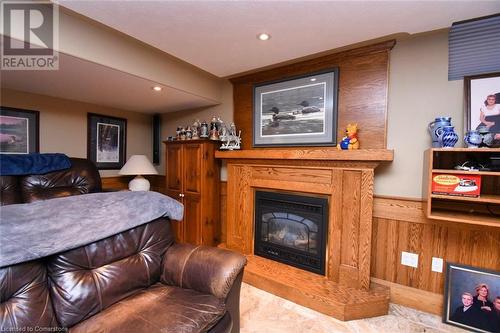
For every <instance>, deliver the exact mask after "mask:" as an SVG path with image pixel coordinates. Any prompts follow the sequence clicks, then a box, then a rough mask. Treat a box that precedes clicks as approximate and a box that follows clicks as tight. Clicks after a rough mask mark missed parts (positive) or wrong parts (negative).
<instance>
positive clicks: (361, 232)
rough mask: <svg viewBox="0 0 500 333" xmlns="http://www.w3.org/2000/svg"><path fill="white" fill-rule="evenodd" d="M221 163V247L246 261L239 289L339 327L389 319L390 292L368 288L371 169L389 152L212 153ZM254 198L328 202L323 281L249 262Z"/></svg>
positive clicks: (265, 261) (252, 259)
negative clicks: (263, 293)
mask: <svg viewBox="0 0 500 333" xmlns="http://www.w3.org/2000/svg"><path fill="white" fill-rule="evenodd" d="M215 156H216V158H220V159H224V160H226V162H227V176H228V178H227V205H226V207H227V223H226V228H227V230H226V247H227V248H229V249H231V250H235V251H238V252H240V253H243V254H245V255H246V256H247V258H248V262H249V263H248V265H247V268H246V269H245V274H244V277H243V278H244V281H245V282H247V283H250V284H252V285H254V286H256V287H258V288H261V289H264V290H267V291H269V292H272V293H274V294H276V295H279V296H281V297H284V298H287V299H290V300H292V301H294V302H297V303H299V304H302V305H304V306H307V307H310V308H312V309H315V310H317V311H320V312H323V313H325V314H328V315H331V316H334V317H336V318H338V319H341V320H351V319H358V318H364V317H370V316H377V315H382V314H386V313H387V309H388V305H389V292H388V289H387V288H385V287H382V286H373V285H370V262H371V260H370V259H371V238H372V211H373V182H374V169H375V168H376V167H377V166H378V165H379V164H380V163H383V162H388V161H392V159H393V151H392V150H387V149H360V150H349V151H338V150H336V149H332V148H331V147H329V148H303V149H300V148H299V149H253V150H238V151H218V152H216V153H215ZM256 190H268V191H284V192H293V193H303V194H309V195H312V196H322V197H326V198H328V201H329V213H328V214H329V218H328V234H327V246H326V256H325V257H326V263H325V267H326V274H325V275H318V274H314V273H310V272H306V271H303V270H301V269H298V268H295V267H291V266H288V265H284V264H281V263H278V262H276V261H273V260H269V259H265V258H262V257H258V256H255V255H254V202H255V191H256Z"/></svg>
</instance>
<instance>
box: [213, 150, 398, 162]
mask: <svg viewBox="0 0 500 333" xmlns="http://www.w3.org/2000/svg"><path fill="white" fill-rule="evenodd" d="M215 157H216V158H221V159H259V160H273V159H274V160H316V161H318V160H319V161H359V162H362V161H379V162H383V161H385V162H388V161H392V160H393V158H394V151H393V150H390V149H356V150H336V149H331V148H312V149H251V150H250V149H248V150H233V151H217V152H215Z"/></svg>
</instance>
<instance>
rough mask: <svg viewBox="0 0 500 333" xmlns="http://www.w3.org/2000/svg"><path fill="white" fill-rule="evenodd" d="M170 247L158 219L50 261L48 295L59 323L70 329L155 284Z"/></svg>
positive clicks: (166, 225)
mask: <svg viewBox="0 0 500 333" xmlns="http://www.w3.org/2000/svg"><path fill="white" fill-rule="evenodd" d="M172 243H173V233H172V231H171V229H170V223H168V220H166V219H163V218H161V219H157V220H155V221H154V222H150V223H147V224H145V225H142V226H139V227H135V228H133V229H130V230H128V231H125V232H122V233H120V234H118V235H114V236H111V237H108V238H106V239H103V240H101V241H98V242H94V243H91V244H89V245H87V246H82V247H79V248H76V249H74V250H70V251H67V252H64V253H61V254H58V255H55V256H53V257H50V258H49V259H48V265H47V267H48V273H49V278H50V280H49V282H50V293H51V297H52V304H53V306H54V310H55V312H56V315H57V319H58V321H59V323H60V324H61V325H62V326H65V327H70V326H73V325H75V324H76V323H78V322H80V321H82V320H84V319H86V318H88V317H90V316H92V315H94V314H96V313H98V312H100V311H102V310H104V309H106V308H108V307H109V306H111V305H113V304H114V303H116V302H118V301H120V300H122V299H124V298H126V297H128V296H131V295H133V294H135V293H136V292H138V291H139V290H141V289H144V288H147V287H149V286H151V285H153V284H155V283H156V282H158V280H159V278H160V266H161V260H162V257H163V254H164V253H165V251H166V250H167V248H168V247H169V246H170V245H171V244H172Z"/></svg>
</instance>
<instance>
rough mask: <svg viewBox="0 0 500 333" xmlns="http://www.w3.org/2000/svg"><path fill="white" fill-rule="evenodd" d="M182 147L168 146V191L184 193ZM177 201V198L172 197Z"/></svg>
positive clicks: (176, 145)
mask: <svg viewBox="0 0 500 333" xmlns="http://www.w3.org/2000/svg"><path fill="white" fill-rule="evenodd" d="M181 148H182V146H181V145H178V144H168V145H167V172H166V174H167V190H168V191H178V193H182V149H181ZM172 197H173V198H175V199H177V197H176V196H172Z"/></svg>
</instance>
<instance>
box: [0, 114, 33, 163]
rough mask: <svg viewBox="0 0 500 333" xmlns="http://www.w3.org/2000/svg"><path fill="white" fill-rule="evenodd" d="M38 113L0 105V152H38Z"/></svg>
mask: <svg viewBox="0 0 500 333" xmlns="http://www.w3.org/2000/svg"><path fill="white" fill-rule="evenodd" d="M39 117H40V113H39V112H38V111H33V110H23V109H15V108H9V107H5V106H0V154H29V153H38V152H39V149H40V146H39V132H40V128H39Z"/></svg>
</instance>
